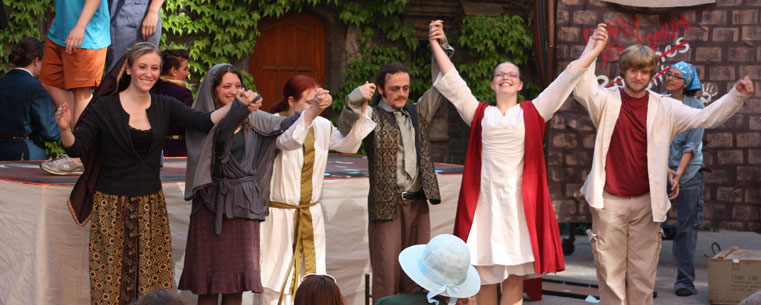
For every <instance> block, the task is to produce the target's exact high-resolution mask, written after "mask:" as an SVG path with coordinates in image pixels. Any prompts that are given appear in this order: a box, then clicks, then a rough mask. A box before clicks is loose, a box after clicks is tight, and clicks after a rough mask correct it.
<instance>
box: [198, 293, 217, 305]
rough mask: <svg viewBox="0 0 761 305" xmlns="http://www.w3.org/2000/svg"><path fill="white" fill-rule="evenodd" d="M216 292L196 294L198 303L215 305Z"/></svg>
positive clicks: (199, 304) (200, 304)
mask: <svg viewBox="0 0 761 305" xmlns="http://www.w3.org/2000/svg"><path fill="white" fill-rule="evenodd" d="M218 300H219V295H218V294H202V295H199V296H198V305H217V301H218Z"/></svg>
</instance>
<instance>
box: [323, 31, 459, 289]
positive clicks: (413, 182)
mask: <svg viewBox="0 0 761 305" xmlns="http://www.w3.org/2000/svg"><path fill="white" fill-rule="evenodd" d="M441 45H442V47H443V48H444V49H445V50H448V51H449V52H448V53H449V56H450V57H451V56H452V54H453V53H454V49H452V48H451V47H450V46H449V44H448V43H447V42H446V41H443V42H441ZM431 73H432V75H431V78H432V79H433V78H435V77H436V75H438V73H439V69H438V66H437V65H435V64H432V65H431ZM375 85H377V90H378V94H379V95H376V96H375V97H373V99H374V100H375V101H376V103H374V105H372V106H370V107H367V105H368V100H367V99H366V98H365V97H364V96H372V92H370V93H369V94H368V95H364V94H362V92H361V90H362V89H361V88H369V90H371V91H374V89H375V86H361V87H359V88H357V89H355V90H354V91H353V92H352V93H351V94H349V96H348V97H347V98H346V106H345V107H344V109H343V111H341V117H340V120H339V125H338V128H339V129H340V130H341V133H343V134H344V135H346V134H348V133H349V130H351V126H352V125H354V122H355V121H356V120H358V119H359V116H360V114H361V113H362V108H367V115H368V116H370V117H371V118H372V120H373V121H374V122H375V123H376V127H375V129H374V130H373V131H372V132H371V133H370V134H369V135H368V136H367V137H366V138H365V139H364V140H363V142H364V144H365V151H366V152H367V158H368V164H369V172H370V193H369V195H368V198H367V206H368V213H369V220H370V223H369V225H368V237H369V243H370V245H369V248H370V265H371V267H372V270H373V276H372V287H373V288H372V296H373V299H374V300H375V301H377V300H378V299H380V298H382V297H384V296H387V295H395V294H397V293H412V292H416V289H419V287H418V286H417V284H415V282H413V281H412V280H410V278H409V277H407V276H406V275H404V273H403V272H402V269H401V266H400V265H399V261H398V260H397V257H398V256H399V253H400V252H401V251H402V249H404V248H407V247H409V246H412V245H416V244H424V243H427V242H428V241H429V240H430V239H431V224H430V218H429V211H428V203H427V202H426V201H430V202H431V204H438V203H439V202H440V201H441V196H440V195H439V186H438V181H437V180H436V173H435V172H434V168H433V162H432V161H431V147H430V146H431V143H430V140H429V134H428V128H429V127H428V124H429V123H430V121H431V119H433V116H434V115H435V114H436V111H437V110H438V108H439V105H441V101H442V99H443V97H442V96H441V94H440V93H439V92H438V91H437V90H436V89H434V88H430V89H428V91H426V92H425V93H424V94H423V96H422V97H420V98H419V99H418V101H417V102H416V103H414V104H407V99H408V98H409V93H410V75H409V73H408V71H407V67H406V66H405V65H404V64H402V63H400V62H392V63H388V64H386V65H384V66H383V67H381V68H380V70H379V71H378V74H377V75H376V78H375ZM378 100H380V101H378Z"/></svg>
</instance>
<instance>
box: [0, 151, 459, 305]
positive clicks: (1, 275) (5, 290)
mask: <svg viewBox="0 0 761 305" xmlns="http://www.w3.org/2000/svg"><path fill="white" fill-rule="evenodd" d="M436 171H437V175H438V179H439V187H440V190H441V196H442V203H441V204H439V205H434V206H431V231H432V232H431V234H432V236H435V235H436V234H440V233H451V232H452V228H453V226H454V215H455V210H456V206H457V196H458V192H459V189H460V181H461V179H462V167H461V166H458V165H449V164H436ZM184 172H185V159H184V158H172V159H167V160H166V162H165V166H164V168H163V169H162V171H161V176H162V184H163V190H164V195H165V196H166V201H167V210H168V212H169V217H170V226H171V230H172V255H173V259H174V286H175V287H176V286H177V282H178V281H179V278H180V277H179V276H180V274H181V273H182V267H183V266H182V265H183V261H184V253H185V243H186V238H187V230H188V224H189V222H190V217H189V215H190V203H189V202H186V201H184V199H183V192H184V190H185V183H184ZM326 178H327V179H326V180H325V183H324V190H323V198H322V207H323V214H324V217H325V231H326V236H327V237H326V239H327V269H328V273H330V274H331V275H333V276H335V277H336V279H337V282H338V284H339V286H340V288H341V292H342V293H343V294H344V296H345V298H346V304H355V305H361V304H364V303H365V300H364V296H365V283H364V274H365V273H370V259H369V254H368V246H367V243H368V241H367V222H368V220H367V193H368V189H369V182H368V178H367V160H366V159H365V158H364V157H361V156H353V155H331V156H330V158H329V161H328V172H327V173H326ZM75 181H76V177H71V176H52V175H48V174H46V173H44V172H42V170H40V169H39V161H28V162H0V245H4V247H3V248H2V249H0V304H68V305H76V304H83V305H84V304H90V292H89V291H90V290H89V289H90V288H89V276H88V252H87V251H88V250H87V245H88V241H89V223H88V224H86V225H85V226H78V225H76V224H75V223H74V220H73V219H72V216H71V214H70V212H69V210H68V206H67V204H66V200H67V199H68V196H69V193H70V192H71V188H72V186H73V183H74V182H75ZM178 294H179V295H180V296H181V297H182V298H183V300H184V301H185V303H186V304H195V303H196V299H195V296H194V295H193V294H192V293H190V292H187V291H182V292H178ZM255 299H256V297H255V295H254V294H253V293H245V294H244V302H243V304H255V303H256V300H255Z"/></svg>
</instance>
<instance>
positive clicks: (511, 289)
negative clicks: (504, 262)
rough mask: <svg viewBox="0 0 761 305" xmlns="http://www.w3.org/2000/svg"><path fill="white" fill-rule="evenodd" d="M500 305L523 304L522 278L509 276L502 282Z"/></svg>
mask: <svg viewBox="0 0 761 305" xmlns="http://www.w3.org/2000/svg"><path fill="white" fill-rule="evenodd" d="M499 304H500V305H521V304H523V276H521V275H510V276H508V277H507V279H506V280H505V281H504V282H502V300H500V302H499Z"/></svg>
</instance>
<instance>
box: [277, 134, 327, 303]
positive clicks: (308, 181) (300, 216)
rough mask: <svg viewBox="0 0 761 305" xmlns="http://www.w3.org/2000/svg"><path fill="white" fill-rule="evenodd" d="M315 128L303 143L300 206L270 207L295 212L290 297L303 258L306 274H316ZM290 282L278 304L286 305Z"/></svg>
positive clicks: (289, 270)
mask: <svg viewBox="0 0 761 305" xmlns="http://www.w3.org/2000/svg"><path fill="white" fill-rule="evenodd" d="M314 154H315V152H314V127H311V128H310V129H309V132H308V133H307V137H306V139H305V140H304V167H302V169H301V198H300V200H299V205H298V206H294V205H289V204H285V203H281V202H274V201H271V202H270V205H269V206H270V207H273V208H277V209H296V213H295V215H294V216H295V217H296V221H295V228H294V239H293V259H292V260H291V264H290V265H289V266H288V272H287V273H286V274H290V273H291V270H293V276H292V277H291V287H290V290H289V294H290V295H291V296H294V295H296V289H297V288H298V280H299V275H300V274H301V267H302V265H301V264H302V258H303V261H304V266H303V267H304V269H305V270H304V271H305V273H307V274H309V273H315V272H317V258H316V255H315V249H314V229H313V227H312V213H311V212H310V211H309V207H311V206H314V205H316V204H317V202H315V203H311V201H312V172H313V170H314ZM287 283H288V277H287V276H286V279H285V281H284V282H283V286H282V288H281V289H280V299H279V300H278V302H277V303H278V305H280V304H282V302H283V295H284V294H285V286H286V284H287Z"/></svg>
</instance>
